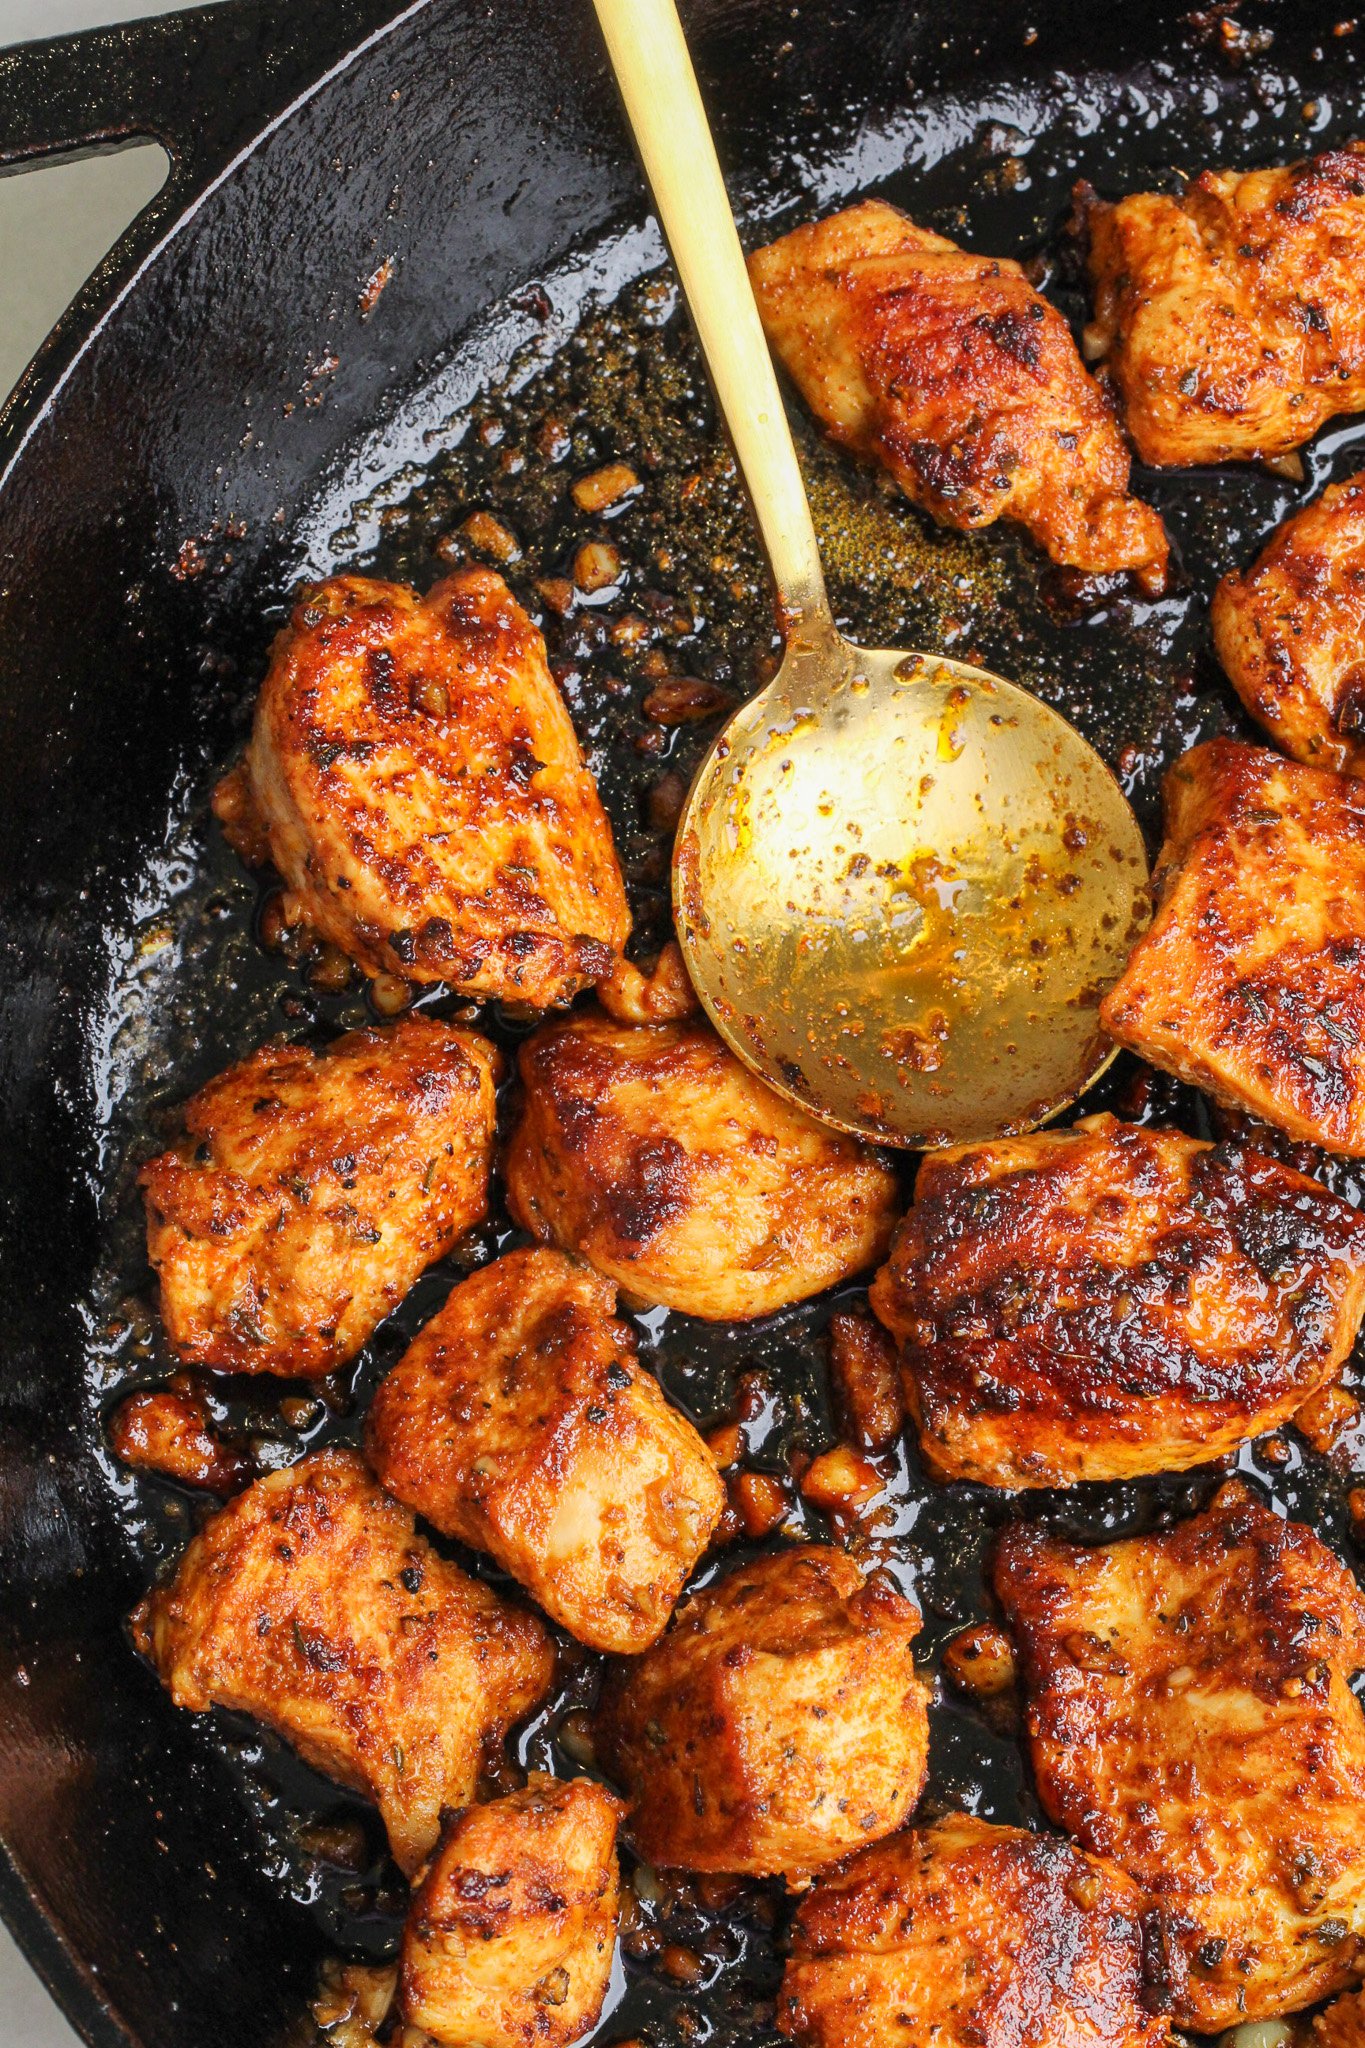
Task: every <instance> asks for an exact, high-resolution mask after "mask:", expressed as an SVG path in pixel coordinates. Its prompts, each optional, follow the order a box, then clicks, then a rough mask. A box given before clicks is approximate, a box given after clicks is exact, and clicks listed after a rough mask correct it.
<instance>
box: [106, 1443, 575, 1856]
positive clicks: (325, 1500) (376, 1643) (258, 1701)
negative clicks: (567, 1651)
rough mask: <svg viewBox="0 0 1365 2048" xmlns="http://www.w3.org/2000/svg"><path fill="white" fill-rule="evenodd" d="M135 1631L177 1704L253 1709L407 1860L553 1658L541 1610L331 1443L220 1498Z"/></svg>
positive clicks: (462, 1793) (523, 1707) (531, 1695)
mask: <svg viewBox="0 0 1365 2048" xmlns="http://www.w3.org/2000/svg"><path fill="white" fill-rule="evenodd" d="M133 1633H134V1638H135V1640H136V1642H137V1646H138V1648H139V1649H140V1650H141V1651H142V1652H143V1654H144V1655H145V1656H148V1657H150V1658H151V1660H152V1662H153V1663H154V1664H155V1665H156V1668H157V1670H158V1671H159V1672H160V1674H161V1677H162V1679H163V1681H164V1683H165V1684H166V1686H167V1688H168V1690H169V1692H170V1694H171V1697H172V1699H173V1700H174V1701H175V1703H176V1705H177V1706H181V1707H188V1708H190V1709H191V1710H192V1711H194V1712H196V1713H202V1712H204V1711H205V1709H206V1708H208V1707H210V1706H222V1707H229V1708H231V1709H233V1710H234V1711H235V1712H238V1713H245V1714H251V1715H253V1716H254V1717H255V1718H256V1719H257V1720H259V1721H264V1722H266V1723H267V1724H268V1725H269V1726H270V1727H272V1728H274V1729H275V1730H276V1731H277V1732H278V1733H279V1734H281V1735H283V1736H284V1737H285V1738H286V1740H288V1741H290V1742H292V1743H293V1744H294V1746H295V1748H296V1749H297V1750H298V1751H299V1753H300V1755H302V1756H303V1757H304V1758H305V1759H306V1760H307V1761H308V1762H309V1763H311V1764H312V1765H313V1766H314V1768H315V1769H317V1770H320V1771H323V1772H324V1773H325V1774H326V1775H327V1776H329V1777H332V1778H335V1779H337V1780H338V1781H339V1782H340V1783H341V1784H343V1785H349V1786H351V1787H352V1788H353V1789H355V1790H356V1791H360V1792H363V1793H365V1794H366V1795H367V1796H368V1797H369V1798H371V1799H373V1800H374V1801H375V1803H376V1805H377V1806H378V1807H379V1810H380V1813H381V1814H382V1816H383V1819H384V1824H385V1826H386V1828H387V1829H388V1834H389V1842H390V1846H391V1847H392V1850H393V1853H394V1856H395V1858H396V1860H397V1861H398V1862H399V1863H400V1864H401V1865H402V1867H403V1869H404V1870H405V1871H407V1872H409V1873H411V1872H412V1871H414V1870H416V1869H417V1868H419V1866H420V1865H421V1864H422V1863H423V1861H424V1860H425V1858H426V1857H427V1856H428V1855H429V1854H430V1852H431V1850H432V1848H433V1847H434V1845H435V1842H436V1836H437V1830H438V1827H439V1823H440V1815H441V1812H442V1809H443V1808H445V1807H449V1806H463V1805H465V1804H466V1803H467V1802H468V1801H469V1800H470V1799H472V1798H473V1796H474V1787H475V1783H476V1780H477V1778H478V1774H479V1766H480V1759H481V1755H482V1752H483V1748H484V1745H485V1743H486V1742H488V1741H491V1740H493V1739H495V1738H497V1737H499V1736H501V1734H502V1733H503V1732H504V1730H505V1729H507V1728H508V1727H509V1726H510V1725H511V1723H512V1722H513V1721H515V1720H517V1719H519V1718H520V1716H521V1715H522V1714H524V1713H526V1712H527V1711H528V1710H529V1709H530V1708H531V1707H532V1706H533V1705H534V1704H535V1703H536V1701H537V1700H538V1699H540V1698H541V1696H542V1695H543V1694H544V1693H545V1692H546V1691H547V1689H548V1687H549V1685H550V1682H551V1679H552V1677H553V1670H554V1659H553V1655H552V1652H551V1650H550V1646H549V1642H548V1640H547V1639H546V1635H545V1631H544V1629H543V1628H542V1626H541V1624H540V1622H539V1621H537V1620H536V1619H535V1617H534V1616H533V1615H530V1614H526V1613H523V1612H522V1611H521V1610H519V1609H517V1608H514V1607H511V1606H509V1605H508V1604H507V1603H506V1602H505V1601H503V1600H500V1599H499V1598H498V1596H497V1595H496V1594H495V1593H494V1592H492V1591H491V1589H490V1588H489V1587H487V1586H484V1585H482V1584H480V1583H479V1582H478V1581H477V1580H475V1579H471V1578H470V1577H468V1575H467V1574H466V1573H464V1572H462V1571H460V1570H459V1569H458V1567H457V1566H455V1565H453V1564H449V1563H447V1562H446V1560H445V1559H444V1558H442V1557H440V1556H438V1555H437V1553H436V1552H435V1551H434V1550H433V1549H432V1548H431V1546H430V1545H429V1544H428V1543H427V1542H426V1541H425V1540H424V1539H423V1538H422V1537H421V1536H419V1535H418V1534H417V1532H416V1529H415V1528H414V1526H413V1518H412V1516H411V1514H410V1513H409V1512H408V1510H407V1509H406V1508H402V1507H400V1506H399V1505H398V1503H397V1502H396V1501H394V1500H391V1499H390V1498H389V1496H388V1495H387V1494H386V1493H384V1492H382V1491H381V1489H380V1488H379V1487H378V1486H377V1485H376V1484H375V1483H374V1481H373V1480H372V1479H371V1478H370V1476H369V1474H368V1473H367V1472H366V1470H365V1467H364V1466H363V1465H362V1464H361V1462H360V1460H359V1458H357V1457H356V1456H354V1454H353V1453H351V1452H348V1451H339V1450H333V1451H322V1452H319V1453H317V1454H316V1455H315V1456H313V1457H311V1458H307V1459H305V1460H304V1461H303V1463H302V1464H299V1465H295V1466H293V1467H291V1468H290V1469H289V1470H288V1471H284V1472H273V1473H271V1474H270V1475H269V1476H268V1477H267V1478H264V1479H258V1480H256V1481H255V1483H254V1484H253V1485H251V1486H249V1487H248V1488H247V1490H246V1492H245V1493H241V1494H239V1495H238V1496H237V1498H236V1500H234V1501H232V1502H231V1503H230V1504H229V1505H228V1506H227V1507H225V1508H221V1509H219V1511H218V1513H217V1514H216V1515H214V1516H212V1517H211V1519H210V1520H209V1521H208V1522H207V1523H205V1525H204V1527H203V1529H202V1530H201V1531H200V1533H199V1535H198V1536H196V1537H195V1539H194V1541H193V1542H192V1543H191V1544H190V1547H189V1549H188V1550H187V1551H186V1552H185V1555H184V1557H183V1558H182V1559H181V1561H180V1565H179V1568H178V1570H177V1572H176V1574H175V1577H174V1578H173V1579H172V1580H171V1582H170V1584H169V1585H166V1586H163V1587H162V1588H160V1589H159V1590H158V1591H157V1592H155V1593H153V1594H151V1595H150V1596H149V1598H148V1599H146V1600H144V1601H143V1603H142V1605H141V1606H140V1607H139V1608H138V1610H137V1612H136V1614H135V1615H134V1616H133Z"/></svg>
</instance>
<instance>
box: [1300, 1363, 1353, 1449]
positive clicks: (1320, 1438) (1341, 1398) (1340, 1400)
mask: <svg viewBox="0 0 1365 2048" xmlns="http://www.w3.org/2000/svg"><path fill="white" fill-rule="evenodd" d="M1359 1421H1360V1403H1359V1401H1358V1400H1357V1399H1356V1397H1355V1395H1354V1394H1351V1393H1348V1392H1347V1390H1346V1388H1345V1387H1343V1386H1341V1385H1339V1384H1332V1383H1330V1382H1329V1384H1328V1385H1327V1386H1325V1387H1320V1388H1319V1389H1318V1391H1317V1393H1316V1394H1313V1395H1310V1397H1309V1399H1308V1400H1307V1401H1305V1402H1304V1404H1303V1406H1302V1408H1300V1409H1298V1410H1297V1411H1296V1413H1295V1416H1294V1427H1295V1428H1296V1429H1297V1430H1298V1432H1299V1434H1300V1436H1305V1437H1307V1439H1308V1441H1309V1443H1310V1444H1312V1446H1313V1448H1314V1450H1315V1451H1320V1452H1321V1453H1322V1455H1323V1457H1324V1458H1327V1457H1330V1456H1331V1455H1332V1453H1333V1452H1334V1451H1335V1450H1336V1449H1337V1448H1338V1447H1339V1445H1340V1443H1341V1440H1342V1438H1343V1437H1344V1436H1345V1435H1346V1434H1347V1433H1348V1431H1350V1430H1353V1429H1355V1428H1356V1426H1357V1425H1358V1423H1359Z"/></svg>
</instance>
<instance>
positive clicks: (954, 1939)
mask: <svg viewBox="0 0 1365 2048" xmlns="http://www.w3.org/2000/svg"><path fill="white" fill-rule="evenodd" d="M1144 1904H1145V1902H1144V1900H1143V1898H1142V1895H1141V1893H1140V1892H1139V1890H1138V1888H1137V1886H1136V1885H1135V1884H1133V1883H1132V1881H1131V1880H1130V1879H1129V1878H1127V1877H1125V1876H1124V1875H1123V1873H1122V1872H1121V1871H1119V1870H1115V1869H1114V1867H1113V1865H1112V1864H1109V1863H1102V1862H1100V1861H1099V1860H1098V1859H1096V1858H1095V1857H1092V1856H1086V1855H1084V1854H1082V1852H1081V1851H1080V1850H1079V1849H1076V1848H1073V1847H1072V1845H1071V1844H1070V1843H1069V1842H1060V1841H1058V1840H1056V1839H1055V1837H1052V1836H1049V1835H1034V1834H1026V1833H1025V1832H1024V1830H1023V1829H1022V1828H1008V1827H996V1826H993V1825H992V1824H991V1823H990V1822H988V1821H984V1820H977V1819H975V1818H974V1817H972V1816H970V1815H968V1814H965V1813H955V1814H950V1815H949V1816H948V1817H947V1818H946V1819H945V1820H940V1821H938V1822H936V1823H935V1824H934V1826H933V1827H928V1828H912V1829H910V1830H908V1831H907V1832H906V1833H905V1834H902V1835H897V1836H896V1837H895V1838H894V1839H893V1840H892V1841H889V1842H879V1843H878V1844H877V1845H876V1847H875V1848H871V1849H864V1850H863V1851H862V1852H861V1854H859V1855H857V1856H855V1857H854V1858H853V1859H852V1861H851V1862H849V1863H848V1864H846V1865H845V1866H844V1868H843V1869H842V1870H839V1871H836V1872H832V1873H831V1874H830V1875H829V1876H828V1877H822V1878H820V1879H819V1880H818V1881H817V1882H816V1884H815V1886H814V1888H813V1889H812V1890H811V1892H810V1893H809V1894H808V1896H807V1897H806V1898H805V1899H804V1900H803V1901H802V1904H801V1907H800V1909H799V1911H798V1912H797V1915H796V1921H795V1925H794V1927H793V1931H792V1952H791V1960H790V1961H789V1962H788V1964H787V1969H786V1974H785V1976H784V1977H783V1979H782V1992H781V1996H780V1998H779V2000H778V2007H777V2024H778V2026H779V2027H780V2028H781V2030H782V2032H783V2033H784V2034H786V2035H788V2036H789V2038H790V2039H792V2040H793V2041H797V2042H800V2043H801V2044H802V2048H886V2043H887V2042H888V2041H895V2042H896V2044H897V2048H971V2044H982V2043H989V2044H991V2048H1076V2044H1078V2043H1080V2042H1085V2043H1086V2044H1087V2048H1163V2044H1165V2043H1166V2042H1167V2041H1168V2040H1169V2038H1170V2036H1169V2029H1168V2026H1167V2024H1166V2022H1165V2020H1164V2019H1161V2018H1158V2017H1155V2016H1153V2015H1152V2014H1151V2013H1150V2012H1149V2011H1148V2010H1147V2009H1146V1995H1145V1994H1146V1987H1145V1985H1144V1982H1143V1945H1142V1923H1143V1913H1144Z"/></svg>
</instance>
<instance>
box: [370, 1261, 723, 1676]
mask: <svg viewBox="0 0 1365 2048" xmlns="http://www.w3.org/2000/svg"><path fill="white" fill-rule="evenodd" d="M615 1307H616V1289H615V1288H614V1287H613V1286H612V1284H611V1282H610V1281H609V1280H603V1279H602V1278H601V1277H600V1276H599V1275H598V1274H596V1273H594V1272H592V1271H590V1270H589V1268H587V1267H586V1266H581V1265H579V1264H578V1263H577V1262H576V1261H575V1260H573V1259H569V1258H566V1257H565V1255H564V1254H563V1253H562V1252H556V1251H519V1252H509V1253H508V1255H507V1256H506V1257H505V1258H502V1259H497V1260H495V1261H494V1262H493V1264H492V1265H490V1266H485V1267H483V1268H482V1269H481V1270H480V1271H479V1272H477V1273H474V1274H473V1275H471V1277H470V1278H469V1279H468V1280H465V1281H463V1282H462V1283H461V1284H460V1285H459V1286H458V1287H457V1288H456V1289H455V1290H454V1292H453V1293H452V1294H451V1296H450V1298H449V1300H448V1301H447V1302H446V1304H445V1307H444V1308H443V1309H442V1310H441V1312H440V1313H439V1315H437V1316H435V1317H433V1319H432V1321H431V1322H429V1323H428V1324H427V1326H426V1328H425V1329H424V1330H423V1331H422V1332H421V1334H420V1336H418V1337H417V1338H416V1340H415V1341H414V1342H413V1343H412V1344H411V1345H410V1346H409V1347H408V1350H407V1351H406V1353H405V1354H404V1356H403V1358H402V1359H401V1360H400V1362H399V1363H398V1364H397V1365H396V1366H395V1367H394V1369H393V1371H392V1372H391V1373H390V1374H389V1375H388V1377H387V1378H386V1379H385V1380H384V1381H383V1383H382V1384H381V1386H380V1388H379V1391H378V1393H377V1394H376V1395H375V1398H374V1404H373V1406H372V1408H371V1410H370V1416H369V1430H368V1437H367V1447H368V1450H369V1455H370V1462H371V1463H372V1464H373V1466H374V1468H375V1471H376V1472H377V1473H378V1474H379V1477H380V1478H381V1479H382V1480H383V1482H384V1484H385V1486H387V1487H388V1489H389V1491H390V1492H391V1493H395V1494H397V1496H398V1498H399V1499H400V1500H403V1501H406V1502H407V1503H408V1505H409V1507H413V1508H416V1510H417V1512H418V1513H419V1514H421V1515H424V1516H425V1517H426V1519H427V1521H429V1522H431V1523H433V1524H434V1525H435V1527H436V1528H438V1529H440V1530H441V1531H442V1532H443V1534H445V1535H447V1536H455V1537H457V1538H458V1539H459V1540H460V1541H461V1542H463V1543H469V1544H472V1545H474V1546H475V1548H477V1549H479V1550H487V1551H491V1552H492V1554H493V1556H494V1557H496V1558H497V1560H498V1562H499V1563H500V1564H501V1565H503V1566H504V1567H505V1568H506V1569H507V1570H508V1571H509V1572H511V1573H512V1575H513V1576H514V1577H515V1578H517V1579H519V1580H520V1581H521V1583H522V1585H523V1586H525V1587H526V1588H527V1590H528V1591H529V1592H530V1593H531V1594H533V1595H534V1597H535V1598H536V1599H537V1600H538V1601H539V1602H540V1605H541V1606H542V1607H543V1608H544V1609H545V1611H546V1613H547V1614H548V1615H550V1616H551V1618H552V1619H553V1620H555V1621H558V1622H560V1623H561V1624H562V1625H563V1626H564V1627H565V1628H567V1629H568V1630H569V1631H570V1632H571V1633H572V1634H573V1635H575V1636H577V1637H578V1640H579V1641H580V1642H582V1643H587V1644H588V1645H589V1646H590V1647H591V1648H593V1649H596V1650H614V1651H617V1652H619V1653H620V1654H622V1655H626V1654H630V1653H632V1652H635V1651H639V1650H645V1649H648V1647H649V1645H650V1644H651V1643H652V1642H653V1641H654V1640H655V1638H656V1637H657V1636H658V1635H659V1634H660V1633H661V1631H662V1630H663V1628H664V1626H665V1624H666V1622H667V1620H668V1617H669V1615H670V1614H671V1613H672V1611H673V1605H674V1602H675V1601H676V1600H677V1598H678V1595H679V1594H680V1593H681V1591H682V1589H683V1586H684V1584H685V1582H686V1579H687V1575H688V1573H689V1572H690V1571H691V1569H692V1567H693V1565H694V1564H695V1563H696V1562H697V1559H698V1558H699V1557H700V1556H701V1554H702V1552H703V1551H704V1550H705V1548H706V1545H707V1542H708V1541H709V1539H710V1535H711V1531H712V1530H713V1529H714V1528H715V1525H716V1523H717V1522H718V1521H719V1520H720V1517H721V1514H722V1512H723V1511H724V1507H725V1488H724V1487H723V1486H722V1484H721V1481H720V1476H719V1474H718V1473H717V1471H716V1467H715V1462H714V1460H713V1459H712V1457H711V1454H710V1452H709V1451H708V1450H707V1448H706V1446H705V1444H704V1443H703V1442H702V1440H701V1438H700V1437H699V1436H698V1435H697V1432H696V1430H695V1429H694V1428H693V1427H692V1425H691V1423H690V1422H688V1421H687V1420H686V1418H685V1417H684V1416H681V1415H679V1414H678V1413H677V1411H676V1410H675V1409H673V1408H670V1407H669V1405H668V1403H667V1401H666V1400H665V1399H664V1397H663V1394H662V1393H661V1392H660V1390H659V1386H658V1383H657V1381H655V1380H653V1379H651V1377H650V1376H649V1374H648V1373H645V1372H642V1371H641V1370H640V1367H639V1365H638V1363H637V1361H636V1357H635V1341H634V1339H633V1337H632V1336H631V1333H630V1331H629V1330H628V1329H627V1328H626V1326H625V1324H624V1323H620V1322H617V1321H616V1320H615V1319H614V1315H613V1311H614V1309H615Z"/></svg>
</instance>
